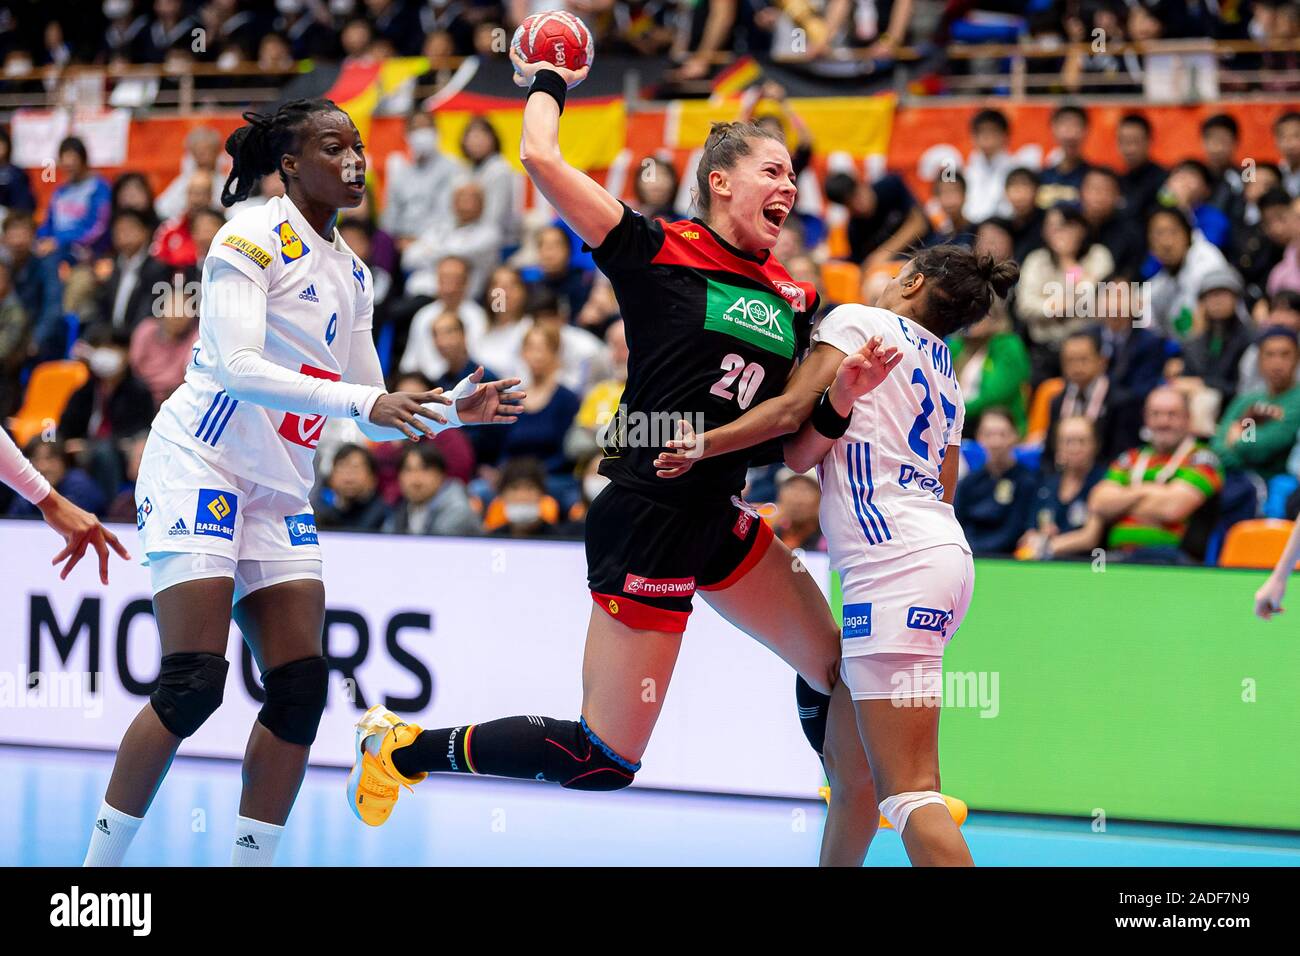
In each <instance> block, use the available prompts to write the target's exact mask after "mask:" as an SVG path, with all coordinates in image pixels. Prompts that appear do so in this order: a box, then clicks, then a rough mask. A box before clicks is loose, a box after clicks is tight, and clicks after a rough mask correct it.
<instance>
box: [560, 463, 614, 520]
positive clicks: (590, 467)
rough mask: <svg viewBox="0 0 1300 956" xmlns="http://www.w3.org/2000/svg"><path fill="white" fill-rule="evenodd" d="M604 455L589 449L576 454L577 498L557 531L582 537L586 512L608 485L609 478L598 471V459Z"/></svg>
mask: <svg viewBox="0 0 1300 956" xmlns="http://www.w3.org/2000/svg"><path fill="white" fill-rule="evenodd" d="M603 457H604V455H603V454H602V453H601V452H600V451H599V450H596V451H589V452H587V453H585V454H582V455H579V456H578V464H577V467H576V468H574V473H575V474H576V475H577V476H578V482H579V485H578V487H579V494H578V500H577V501H575V502H574V503H573V505H572V506H571V507H570V508H569V513H568V515H566V518H567V520H565V521H564V522H562V523H561V524H560V526H559V528H558V530H559V532H560V533H562V534H565V535H569V536H572V537H575V538H580V537H582V532H583V528H584V527H585V525H586V523H587V513H588V512H589V511H590V510H591V503H592V502H593V501H595V500H596V497H597V496H598V495H599V494H600V493H601V492H602V491H604V490H605V489H606V488H607V487H609V479H608V478H606V477H605V476H604V475H602V474H601V473H600V461H601V459H602V458H603Z"/></svg>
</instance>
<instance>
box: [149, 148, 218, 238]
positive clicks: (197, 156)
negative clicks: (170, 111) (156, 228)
mask: <svg viewBox="0 0 1300 956" xmlns="http://www.w3.org/2000/svg"><path fill="white" fill-rule="evenodd" d="M222 145H223V140H222V137H221V134H220V133H218V132H217V131H216V130H215V129H213V128H212V127H211V126H198V127H195V128H194V129H192V130H190V131H189V133H188V134H187V135H186V137H185V155H184V156H182V157H181V172H180V175H179V176H177V177H176V178H175V179H173V180H172V181H171V182H170V183H169V184H168V185H167V188H166V189H164V190H163V191H162V194H161V195H159V197H158V199H157V200H156V201H155V202H154V210H155V211H156V212H157V213H158V218H159V219H161V220H164V221H166V220H168V219H175V218H177V217H178V216H181V215H183V214H184V213H185V212H186V211H189V212H193V211H194V210H195V209H202V208H203V207H205V206H220V205H221V190H222V187H223V186H224V185H225V182H226V173H225V172H223V171H222V170H221V169H220V168H219V167H218V160H220V159H221V157H222ZM195 177H199V178H200V179H201V181H202V183H203V187H204V188H203V189H201V190H199V191H198V194H197V195H196V194H195V191H194V189H192V188H191V181H192V180H193V179H194V178H195Z"/></svg>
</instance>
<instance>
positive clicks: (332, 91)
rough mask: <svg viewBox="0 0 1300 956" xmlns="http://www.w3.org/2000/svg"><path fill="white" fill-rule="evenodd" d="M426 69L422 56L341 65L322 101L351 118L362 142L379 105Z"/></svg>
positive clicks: (427, 66) (427, 67)
mask: <svg viewBox="0 0 1300 956" xmlns="http://www.w3.org/2000/svg"><path fill="white" fill-rule="evenodd" d="M428 69H429V61H428V60H427V59H425V58H424V57H422V56H403V57H394V58H393V59H390V60H383V61H379V60H372V61H362V62H356V63H345V64H344V65H343V67H342V68H341V69H340V70H339V73H338V76H337V77H336V78H335V79H334V83H333V85H332V86H330V88H329V89H328V90H327V91H326V92H325V98H326V99H331V100H333V101H334V102H335V103H337V104H338V105H339V107H340V108H341V109H343V110H344V111H345V112H346V113H347V114H348V115H349V116H351V117H352V122H354V123H356V124H357V130H358V131H360V133H361V138H362V139H363V140H364V139H365V138H366V137H367V136H369V135H370V118H371V117H372V116H373V115H374V113H375V108H376V107H377V106H378V105H379V101H380V100H381V99H383V98H384V97H385V96H387V95H388V94H390V93H393V92H395V91H396V90H398V89H399V88H400V87H401V85H402V84H403V83H406V82H407V81H409V80H413V79H415V77H417V76H419V75H420V74H421V73H425V72H427V71H428Z"/></svg>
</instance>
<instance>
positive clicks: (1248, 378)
mask: <svg viewBox="0 0 1300 956" xmlns="http://www.w3.org/2000/svg"><path fill="white" fill-rule="evenodd" d="M1265 305H1266V306H1267V307H1268V313H1267V315H1266V316H1265V318H1264V321H1263V322H1262V323H1261V325H1262V327H1263V328H1266V329H1267V328H1273V327H1281V328H1284V329H1290V330H1291V331H1292V332H1295V333H1297V334H1300V292H1290V291H1283V292H1279V293H1278V294H1277V295H1275V296H1273V297H1272V298H1271V299H1269V300H1268V301H1267V302H1266V303H1265ZM1296 380H1297V382H1300V375H1298V376H1297V379H1296ZM1266 387H1267V386H1266V385H1265V382H1264V377H1263V376H1262V375H1261V374H1260V372H1259V342H1258V339H1256V341H1255V342H1252V343H1251V345H1250V348H1248V349H1246V351H1245V354H1243V355H1242V356H1241V364H1240V365H1238V366H1237V392H1238V393H1239V394H1243V395H1244V394H1245V393H1247V392H1262V391H1264V389H1265V388H1266Z"/></svg>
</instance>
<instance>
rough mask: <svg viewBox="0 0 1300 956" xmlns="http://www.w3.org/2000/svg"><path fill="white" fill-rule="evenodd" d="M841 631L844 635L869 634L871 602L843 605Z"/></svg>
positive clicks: (857, 635)
mask: <svg viewBox="0 0 1300 956" xmlns="http://www.w3.org/2000/svg"><path fill="white" fill-rule="evenodd" d="M841 633H842V635H843V636H844V637H870V636H871V602H870V601H866V602H863V603H859V604H846V605H844V624H843V626H842V630H841Z"/></svg>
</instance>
